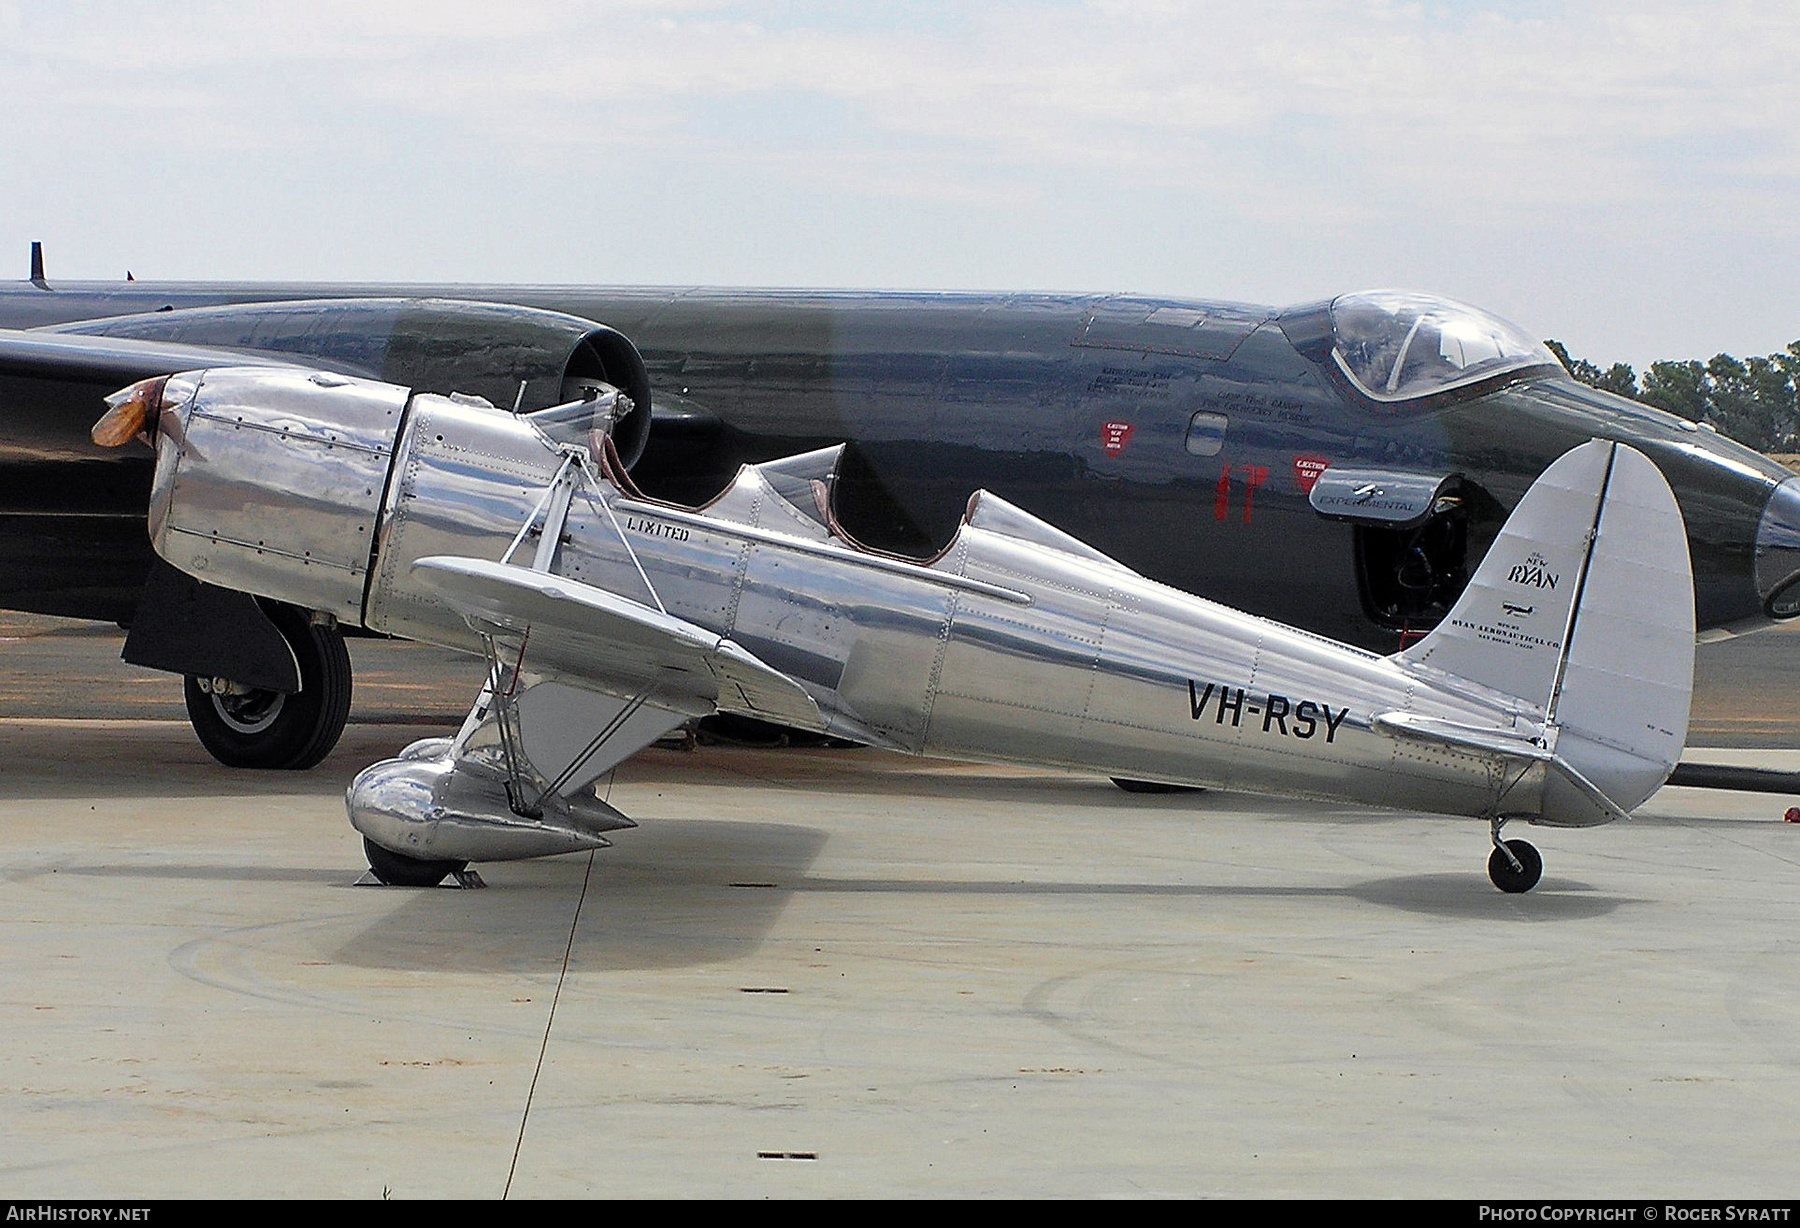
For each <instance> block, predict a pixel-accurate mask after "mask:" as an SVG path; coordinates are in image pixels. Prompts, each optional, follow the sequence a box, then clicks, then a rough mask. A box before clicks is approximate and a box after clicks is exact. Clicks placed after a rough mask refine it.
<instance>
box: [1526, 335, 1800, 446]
mask: <svg viewBox="0 0 1800 1228" xmlns="http://www.w3.org/2000/svg"><path fill="white" fill-rule="evenodd" d="M1544 344H1545V345H1547V346H1549V347H1550V351H1551V352H1552V353H1553V354H1555V355H1556V356H1557V358H1559V359H1561V360H1562V365H1563V366H1565V367H1567V368H1568V370H1569V374H1570V375H1573V376H1574V377H1575V378H1576V379H1578V380H1580V381H1581V382H1582V383H1584V384H1588V385H1590V386H1592V387H1594V388H1600V389H1603V390H1605V391H1607V392H1616V393H1618V394H1619V395H1620V396H1622V397H1630V398H1631V399H1632V400H1634V401H1642V402H1643V403H1644V404H1646V405H1654V406H1656V407H1657V408H1658V409H1666V410H1668V411H1669V412H1670V413H1672V414H1679V415H1681V416H1682V417H1683V418H1686V419H1688V420H1689V421H1692V422H1705V423H1708V424H1710V425H1712V426H1715V427H1717V428H1718V429H1719V430H1720V431H1721V432H1722V433H1723V434H1726V435H1729V436H1731V438H1733V439H1735V440H1737V441H1738V442H1739V443H1745V444H1749V445H1750V446H1751V447H1753V448H1756V449H1758V450H1759V451H1763V452H1792V451H1800V341H1792V342H1789V343H1788V347H1787V349H1785V350H1782V351H1781V352H1779V353H1776V354H1768V355H1765V356H1763V357H1761V358H1744V359H1737V358H1733V357H1732V356H1731V355H1730V354H1717V355H1714V356H1713V357H1712V358H1711V359H1709V360H1708V361H1706V362H1699V361H1697V360H1695V359H1689V360H1687V361H1686V362H1653V363H1651V364H1650V367H1649V369H1648V370H1646V371H1645V372H1644V374H1643V376H1642V377H1641V378H1640V377H1639V375H1638V373H1637V372H1636V371H1633V370H1632V369H1631V366H1630V365H1629V364H1628V363H1622V362H1615V363H1614V364H1613V365H1612V366H1610V367H1607V368H1606V369H1605V370H1601V369H1600V368H1599V367H1598V366H1596V365H1595V364H1594V363H1591V362H1589V361H1587V360H1586V359H1585V358H1573V357H1571V356H1570V355H1569V351H1568V349H1567V348H1566V347H1565V346H1564V345H1563V344H1562V342H1560V341H1546V342H1545V343H1544Z"/></svg>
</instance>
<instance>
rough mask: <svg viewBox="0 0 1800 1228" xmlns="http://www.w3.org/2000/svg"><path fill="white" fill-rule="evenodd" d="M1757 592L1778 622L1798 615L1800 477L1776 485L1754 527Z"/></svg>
mask: <svg viewBox="0 0 1800 1228" xmlns="http://www.w3.org/2000/svg"><path fill="white" fill-rule="evenodd" d="M1756 593H1757V596H1759V597H1761V598H1762V601H1763V610H1764V612H1765V613H1767V614H1768V616H1769V617H1770V618H1772V619H1774V620H1775V621H1777V622H1780V621H1782V620H1783V619H1788V618H1793V617H1794V616H1795V615H1796V614H1800V477H1791V478H1789V479H1787V481H1785V482H1783V483H1781V485H1779V486H1777V487H1776V488H1775V492H1774V493H1773V494H1771V495H1770V496H1769V503H1768V506H1767V507H1765V508H1764V509H1763V514H1762V522H1761V523H1760V524H1759V525H1757V528H1756Z"/></svg>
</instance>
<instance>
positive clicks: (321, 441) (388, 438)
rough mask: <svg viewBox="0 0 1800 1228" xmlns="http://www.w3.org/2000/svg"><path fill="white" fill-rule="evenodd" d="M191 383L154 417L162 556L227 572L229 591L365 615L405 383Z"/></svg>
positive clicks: (263, 378) (278, 379)
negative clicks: (157, 419) (188, 389)
mask: <svg viewBox="0 0 1800 1228" xmlns="http://www.w3.org/2000/svg"><path fill="white" fill-rule="evenodd" d="M190 386H191V387H192V389H193V391H192V394H191V395H187V396H185V397H178V396H170V397H169V398H167V399H166V400H165V402H164V405H163V409H162V414H161V420H160V422H159V426H158V431H159V434H160V436H161V438H162V440H163V443H162V444H161V446H159V447H158V450H157V464H156V475H155V479H154V483H153V485H152V488H151V498H150V538H151V541H152V543H153V544H154V546H155V547H156V551H157V553H158V554H160V555H162V557H163V558H165V559H167V560H168V561H169V562H171V563H173V564H174V565H175V566H177V567H179V568H180V569H181V570H183V571H185V572H188V573H189V574H190V575H194V576H198V577H200V578H201V579H206V578H208V577H209V576H210V575H214V574H217V575H221V576H228V577H229V579H228V580H227V581H226V583H227V584H228V586H229V587H231V588H236V589H241V590H244V591H248V592H253V593H256V594H258V595H260V596H264V597H272V598H275V599H277V600H280V601H287V602H292V603H293V604H295V605H299V606H304V607H306V608H309V609H314V610H319V611H323V612H326V613H329V614H331V615H333V616H335V617H336V618H337V619H339V620H340V621H342V622H347V623H353V624H361V622H362V606H363V595H364V590H365V588H366V587H367V579H368V572H369V562H370V556H371V552H372V549H373V543H374V540H375V533H376V527H377V520H378V517H379V514H380V508H381V500H382V494H383V491H384V490H385V489H386V486H387V481H388V471H389V469H390V467H391V464H392V458H393V447H394V437H395V434H396V432H397V431H398V429H399V427H400V423H401V421H402V420H403V418H404V416H405V411H406V405H407V390H406V389H404V388H397V387H395V386H394V385H392V384H383V383H377V382H375V381H373V380H358V379H348V378H345V377H342V376H336V375H325V374H320V373H316V372H303V371H292V372H288V371H279V372H271V371H269V370H267V369H262V370H254V369H248V368H227V369H213V370H209V371H205V372H201V373H199V374H198V375H197V376H196V377H193V380H192V383H191V385H190ZM170 391H171V393H174V392H175V391H176V389H175V387H174V385H173V382H172V383H171V388H170ZM182 391H185V389H182ZM171 444H172V445H174V446H169V445H171Z"/></svg>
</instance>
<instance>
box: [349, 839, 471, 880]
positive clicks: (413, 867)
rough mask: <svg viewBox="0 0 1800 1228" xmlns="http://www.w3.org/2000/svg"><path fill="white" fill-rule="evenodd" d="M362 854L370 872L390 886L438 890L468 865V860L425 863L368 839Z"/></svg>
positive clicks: (364, 843) (364, 842) (365, 841)
mask: <svg viewBox="0 0 1800 1228" xmlns="http://www.w3.org/2000/svg"><path fill="white" fill-rule="evenodd" d="M363 852H364V853H366V854H367V855H368V858H369V869H371V870H373V871H374V872H375V877H376V878H379V879H380V880H381V881H382V882H384V883H386V884H387V885H388V886H390V887H435V886H437V885H438V884H439V883H441V882H443V881H444V878H445V877H446V876H447V875H451V874H455V873H457V872H459V871H460V870H462V869H463V868H464V867H465V866H467V865H468V864H469V863H468V862H466V861H422V860H420V859H419V858H417V857H408V856H407V855H406V854H405V853H396V852H394V851H393V850H392V849H384V848H382V847H381V846H380V845H379V844H376V843H375V842H374V841H373V840H371V839H369V838H368V837H367V836H364V837H363Z"/></svg>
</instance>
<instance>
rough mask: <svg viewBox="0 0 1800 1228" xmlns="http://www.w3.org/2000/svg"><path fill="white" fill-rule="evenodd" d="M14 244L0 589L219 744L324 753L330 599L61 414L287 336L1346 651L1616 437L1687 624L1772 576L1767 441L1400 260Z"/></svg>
mask: <svg viewBox="0 0 1800 1228" xmlns="http://www.w3.org/2000/svg"><path fill="white" fill-rule="evenodd" d="M32 272H33V276H32V278H31V279H30V280H29V281H26V282H21V283H15V284H12V285H10V286H5V287H0V515H4V517H5V525H6V528H5V532H4V533H3V534H0V607H5V608H10V609H16V610H25V611H35V612H40V613H47V614H58V615H65V616H71V617H77V618H92V619H102V620H109V621H116V622H119V623H121V624H123V625H125V626H127V627H129V628H130V634H129V636H128V637H127V640H126V646H125V656H126V659H127V660H130V661H133V662H136V663H139V664H143V665H148V666H152V667H155V668H160V669H164V670H168V671H171V672H174V673H177V674H182V675H185V676H186V678H187V698H188V710H189V712H190V714H191V716H192V718H193V722H194V725H195V728H196V730H197V731H198V733H199V735H200V738H201V740H202V741H203V742H204V743H205V744H206V746H207V748H208V749H209V750H210V751H212V753H213V754H214V755H215V756H217V757H218V758H219V759H221V760H222V761H224V762H226V763H229V764H233V765H237V766H249V767H274V768H281V767H290V768H299V767H307V766H310V765H312V764H314V763H316V762H318V760H319V759H321V758H323V757H324V755H325V754H326V753H327V752H328V751H329V750H330V749H331V746H332V745H333V744H334V743H335V741H336V739H337V737H338V734H339V732H340V731H341V729H342V727H343V724H344V721H345V719H346V715H347V712H348V707H349V696H350V673H349V659H348V656H347V654H346V653H345V651H344V646H343V640H342V635H341V632H340V631H339V629H338V628H337V627H336V626H335V625H334V624H333V622H332V620H330V619H329V618H327V617H324V616H321V615H316V614H314V613H313V612H311V611H305V610H299V609H293V608H288V607H284V606H281V605H278V604H275V603H270V602H266V601H261V600H258V599H255V598H252V597H249V596H247V595H244V594H240V593H233V592H229V591H226V590H223V589H217V588H213V587H211V586H208V585H204V584H201V583H199V582H198V581H195V580H193V579H191V578H189V577H186V576H183V575H181V574H180V573H178V572H175V571H174V570H173V569H171V568H169V567H168V566H167V565H166V564H163V563H161V562H159V561H157V560H155V558H154V556H153V555H152V553H151V550H150V547H149V544H148V540H147V536H146V533H145V525H144V518H145V509H146V503H147V500H148V491H149V476H150V467H151V463H152V458H151V456H150V454H149V452H148V450H145V449H120V450H117V451H110V450H106V449H102V448H100V447H97V446H96V445H95V444H94V443H93V442H91V440H90V439H89V435H88V431H89V427H90V426H91V425H92V424H93V422H94V419H95V418H96V416H97V415H98V414H99V412H100V409H101V399H102V398H103V397H105V396H106V395H107V394H109V393H112V392H114V391H116V390H117V389H118V388H120V387H121V386H122V385H125V384H128V383H130V382H132V381H134V380H137V379H140V378H143V377H145V376H149V375H157V374H165V373H168V372H172V371H180V370H191V369H195V368H202V367H218V366H225V365H233V366H242V365H246V364H256V363H273V364H282V365H290V366H292V365H298V366H303V367H307V368H316V369H319V370H323V371H330V372H337V373H341V374H349V375H363V376H371V377H374V378H378V379H381V380H385V381H388V382H391V383H395V384H400V385H404V386H407V387H411V388H414V389H417V390H428V391H436V392H444V393H451V392H460V393H464V394H469V395H476V396H481V397H485V398H486V399H488V400H489V401H492V402H493V403H495V404H496V405H500V406H502V407H509V408H515V409H518V410H521V411H525V410H536V409H541V408H544V407H547V406H551V405H556V404H559V403H564V402H569V401H573V400H576V399H579V398H582V397H585V396H592V395H594V394H596V393H604V392H605V391H607V389H608V388H609V387H610V388H616V389H619V390H620V391H622V392H623V393H624V394H625V397H626V398H628V399H629V403H630V405H631V409H630V412H629V413H628V414H627V415H626V416H625V417H624V418H622V419H621V420H619V421H618V422H616V423H615V425H614V426H613V428H612V429H613V436H614V442H615V445H616V446H617V448H618V451H619V452H620V454H621V455H622V457H623V458H624V459H625V460H626V461H627V462H629V463H630V465H631V474H632V478H633V480H634V481H635V482H636V483H637V484H638V485H639V486H640V487H641V488H643V489H644V490H645V491H647V492H649V493H651V494H654V495H657V496H661V497H664V498H668V499H672V500H677V501H683V502H687V503H699V502H702V501H704V500H705V499H707V498H709V497H711V496H712V495H713V494H714V493H715V492H717V491H718V490H719V489H721V488H722V487H723V486H724V485H725V484H726V482H727V481H728V480H729V478H730V477H731V475H732V474H733V472H735V470H736V469H737V467H738V466H739V465H740V464H742V463H744V462H757V461H764V460H769V459H771V458H774V457H778V456H784V455H790V454H793V453H796V452H801V451H805V450H807V449H811V448H816V447H823V446H828V445H832V444H836V443H840V442H844V441H849V442H850V443H851V445H852V446H851V449H850V457H849V460H848V469H847V472H845V473H844V474H843V475H842V477H841V479H840V481H839V484H838V488H837V496H836V497H837V507H838V514H839V516H840V517H841V519H842V520H843V522H844V525H845V528H846V529H848V531H850V532H851V533H853V534H854V535H855V536H856V537H858V538H860V539H861V540H862V541H864V542H866V543H868V544H869V545H871V546H874V547H876V548H878V549H886V550H891V551H895V552H897V553H904V554H922V553H928V552H929V551H930V550H931V549H932V548H933V547H934V546H936V545H938V544H941V543H942V542H943V541H944V540H947V539H948V538H949V536H950V535H951V533H952V532H953V530H954V528H955V526H956V524H957V522H958V518H959V515H960V513H961V511H962V508H963V504H964V502H965V500H966V499H967V498H968V493H969V491H971V490H973V489H977V488H981V487H986V488H988V489H990V490H993V491H994V492H995V493H997V494H999V495H1001V496H1002V497H1003V498H1005V499H1007V500H1010V501H1012V502H1014V503H1016V504H1018V505H1020V506H1021V507H1023V508H1025V509H1026V510H1028V511H1030V512H1033V513H1035V514H1037V515H1039V516H1042V517H1044V518H1045V519H1047V520H1049V521H1051V522H1052V523H1054V524H1056V525H1057V526H1059V527H1060V528H1061V529H1063V530H1065V531H1066V532H1068V533H1071V534H1073V535H1075V536H1076V537H1078V538H1080V539H1082V540H1084V541H1086V542H1088V543H1091V544H1092V545H1093V546H1095V547H1097V548H1098V549H1100V550H1101V551H1104V552H1105V553H1107V554H1109V555H1111V556H1113V557H1115V558H1117V559H1118V560H1119V561H1121V562H1123V563H1125V564H1126V565H1127V566H1130V567H1132V568H1135V569H1137V570H1139V571H1142V572H1143V573H1145V574H1146V575H1148V576H1150V577H1152V578H1154V579H1157V580H1161V581H1164V582H1166V583H1168V584H1171V585H1174V586H1176V587H1178V588H1182V589H1185V590H1188V591H1190V592H1195V593H1200V594H1203V595H1205V596H1207V597H1209V598H1212V599H1215V600H1217V601H1220V602H1223V603H1225V604H1228V605H1231V606H1235V607H1238V608H1240V609H1243V610H1247V611H1250V612H1252V613H1255V614H1260V615H1265V616H1267V617H1270V618H1274V619H1278V620H1280V621H1283V622H1287V623H1291V624H1294V625H1297V626H1300V627H1303V628H1306V629H1309V630H1312V631H1316V632H1319V633H1321V634H1325V635H1329V636H1332V637H1334V638H1337V639H1341V640H1346V641H1349V642H1351V643H1354V644H1359V645H1361V646H1364V647H1367V648H1374V649H1378V650H1382V651H1391V650H1393V649H1395V648H1397V647H1399V646H1401V645H1402V644H1404V643H1405V642H1407V641H1408V640H1409V639H1411V638H1414V637H1417V636H1419V635H1422V634H1423V633H1424V632H1425V631H1427V630H1429V629H1430V628H1431V627H1432V626H1433V625H1434V624H1435V623H1436V622H1437V620H1438V619H1439V618H1440V617H1442V616H1443V614H1444V613H1445V612H1446V611H1447V610H1448V609H1449V607H1450V605H1451V604H1452V603H1453V601H1454V600H1455V598H1456V596H1457V594H1458V593H1459V592H1460V591H1461V590H1462V587H1463V585H1464V584H1465V582H1466V580H1467V578H1468V576H1469V574H1470V573H1471V571H1472V570H1473V569H1474V567H1475V565H1476V564H1477V563H1478V562H1479V561H1480V559H1481V557H1482V555H1483V553H1484V552H1485V550H1486V548H1487V546H1488V544H1489V543H1490V542H1491V541H1492V540H1493V537H1494V535H1495V533H1496V532H1497V531H1498V529H1499V527H1500V525H1501V522H1502V521H1503V520H1504V519H1505V518H1506V515H1507V513H1508V512H1509V511H1510V510H1511V508H1512V507H1513V505H1514V504H1515V503H1516V502H1517V501H1518V500H1519V498H1520V497H1521V495H1522V494H1523V493H1524V492H1525V490H1526V489H1527V488H1528V487H1529V486H1530V485H1531V483H1532V481H1533V480H1534V479H1536V478H1537V477H1538V476H1539V474H1541V473H1542V472H1543V470H1544V469H1545V468H1546V467H1547V466H1548V465H1549V464H1550V463H1551V462H1552V461H1553V460H1555V459H1556V458H1557V457H1558V456H1561V455H1562V454H1563V453H1564V452H1567V451H1568V450H1569V449H1571V448H1573V447H1575V446H1576V445H1577V444H1580V443H1582V442H1585V441H1586V440H1588V439H1592V438H1600V439H1609V440H1618V441H1622V442H1625V443H1628V444H1630V445H1631V446H1632V447H1634V448H1636V449H1638V450H1639V451H1641V452H1643V453H1644V454H1645V455H1647V456H1648V457H1650V458H1651V460H1652V461H1653V462H1654V463H1655V464H1656V465H1657V467H1658V468H1660V469H1661V471H1662V472H1663V474H1664V476H1665V477H1666V478H1667V479H1668V481H1669V483H1670V485H1671V486H1672V487H1673V488H1674V490H1675V493H1676V496H1677V499H1678V501H1679V503H1680V506H1681V511H1682V514H1683V516H1684V518H1685V520H1686V524H1687V532H1688V544H1689V549H1690V551H1691V555H1692V561H1693V573H1694V600H1695V606H1696V620H1697V626H1698V627H1700V628H1701V635H1702V638H1716V637H1718V636H1721V635H1729V634H1735V633H1739V632H1743V631H1749V630H1754V629H1756V628H1759V627H1764V626H1768V625H1770V624H1772V623H1775V622H1780V621H1784V620H1786V619H1790V618H1792V617H1794V616H1795V615H1796V614H1800V478H1794V477H1792V476H1790V475H1789V473H1788V472H1787V470H1785V469H1783V468H1782V467H1780V466H1778V465H1776V464H1774V463H1773V462H1771V461H1769V460H1768V459H1766V458H1765V457H1763V456H1761V455H1759V454H1758V453H1756V452H1754V451H1752V450H1750V449H1748V448H1745V447H1742V446H1740V445H1739V444H1737V443H1735V442H1733V441H1732V440H1730V439H1727V438H1724V437H1723V436H1721V435H1719V434H1717V433H1716V432H1714V431H1712V430H1710V429H1708V428H1706V427H1704V426H1697V425H1696V424H1694V423H1692V422H1688V421H1686V420H1684V419H1681V418H1677V417H1675V416H1673V415H1670V414H1667V413H1663V412H1661V411H1659V410H1656V409H1652V408H1649V407H1646V406H1644V405H1640V404H1638V403H1636V402H1633V401H1629V400H1625V399H1622V398H1619V397H1616V396H1612V395H1610V394H1608V393H1605V392H1600V391H1597V390H1594V389H1591V388H1587V387H1585V386H1583V385H1581V384H1578V383H1576V382H1575V381H1574V380H1573V379H1571V378H1570V377H1569V376H1568V375H1567V373H1566V372H1565V371H1564V370H1563V368H1562V367H1561V366H1560V365H1559V364H1558V363H1557V361H1556V359H1555V358H1554V356H1553V355H1551V354H1550V352H1549V351H1548V350H1547V349H1546V348H1545V347H1544V346H1543V345H1542V344H1540V343H1539V342H1537V341H1536V340H1534V339H1533V338H1532V337H1531V335H1530V334H1528V333H1525V332H1523V331H1522V330H1520V329H1518V328H1516V327H1514V326H1513V325H1510V324H1508V323H1505V322H1504V321H1501V320H1498V319H1496V318H1494V317H1493V316H1490V315H1488V314H1486V313H1484V312H1482V311H1479V310H1477V309H1475V308H1472V307H1469V306H1466V305H1464V304H1461V303H1456V302H1452V301H1448V300H1445V299H1442V298H1437V297H1433V296H1430V295H1424V294H1417V293H1410V292H1403V291H1371V292H1364V293H1353V294H1345V295H1342V296H1340V297H1338V298H1335V299H1331V300H1328V301H1321V302H1314V303H1305V304H1301V305H1298V306H1293V307H1287V308H1282V309H1271V308H1264V307H1255V306H1247V305H1244V304H1241V303H1222V302H1208V301H1199V300H1189V299H1182V300H1170V299H1150V298H1140V297H1133V296H1129V295H1101V294H1092V295H1043V294H1012V295H1007V294H960V293H959V294H923V293H886V292H882V293H877V292H850V291H799V290H720V289H639V288H626V289H589V288H580V287H549V286H463V285H454V286H397V287H390V286H367V285H305V284H288V285H246V284H228V283H165V284H157V283H150V282H125V283H116V282H115V283H92V282H82V283H51V282H50V281H48V279H46V278H45V277H44V275H43V270H42V266H41V263H39V262H36V261H34V267H33V270H32ZM391 480H401V479H400V478H394V479H391ZM297 493H299V494H302V495H303V494H304V492H297ZM380 548H381V543H380V542H379V541H375V542H372V543H371V546H370V551H371V559H372V566H373V565H374V564H373V560H376V559H378V558H379V552H380Z"/></svg>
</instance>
